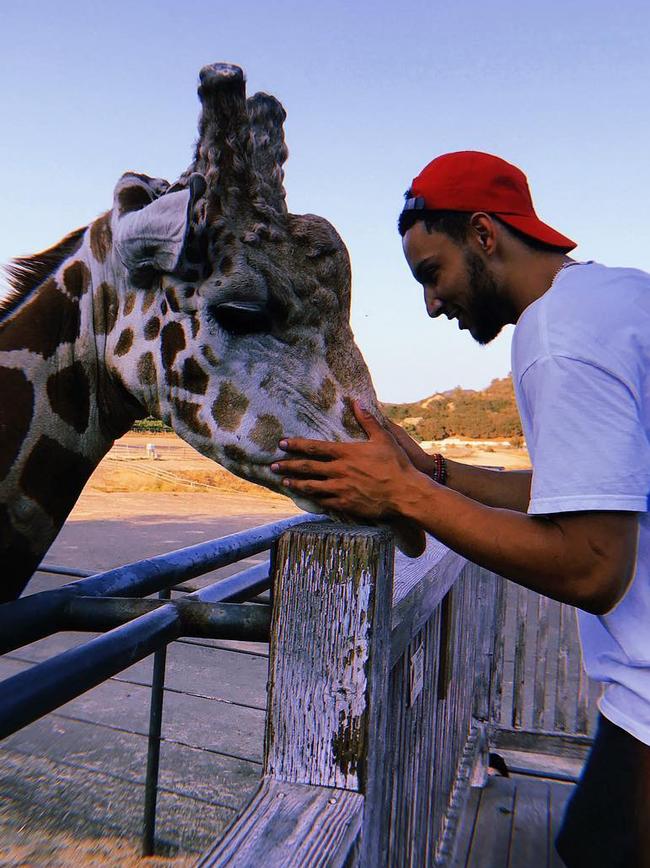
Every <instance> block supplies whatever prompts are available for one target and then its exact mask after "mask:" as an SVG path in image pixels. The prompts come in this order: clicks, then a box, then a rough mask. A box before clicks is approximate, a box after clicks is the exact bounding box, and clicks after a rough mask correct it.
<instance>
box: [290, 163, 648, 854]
mask: <svg viewBox="0 0 650 868" xmlns="http://www.w3.org/2000/svg"><path fill="white" fill-rule="evenodd" d="M399 228H400V233H401V235H402V237H403V248H404V253H405V256H406V260H407V262H408V264H409V266H410V268H411V271H412V272H413V276H414V277H415V279H416V280H417V281H418V282H419V283H421V284H422V286H423V288H424V300H425V304H426V307H427V312H428V314H429V316H431V317H438V316H440V315H441V314H446V316H447V318H448V319H457V320H458V325H459V327H460V328H461V329H466V330H468V331H469V332H470V334H471V335H472V336H473V337H474V339H475V340H477V341H478V342H479V343H483V344H485V343H488V342H489V341H491V340H492V339H493V338H494V337H495V336H496V335H497V334H498V333H499V332H500V330H501V329H502V327H503V326H504V325H505V324H506V323H514V324H516V328H515V333H514V337H513V345H512V373H513V381H514V386H515V392H516V396H517V402H518V405H519V410H520V414H521V417H522V423H523V427H524V433H525V435H526V441H527V443H528V447H529V451H530V455H531V461H532V466H533V471H532V474H531V473H530V472H507V473H501V472H498V471H489V470H483V469H480V468H474V467H469V466H466V465H463V464H460V463H456V462H451V461H449V462H448V464H447V465H446V467H445V465H444V462H443V460H442V459H441V457H440V456H429V455H426V454H425V453H424V452H423V451H422V450H421V449H420V448H419V447H418V446H417V445H416V444H415V443H414V442H413V441H411V439H410V438H409V437H408V436H407V435H406V434H405V433H404V432H403V431H402V430H401V429H399V428H397V426H394V425H387V428H388V430H386V428H385V427H384V426H383V425H382V424H380V422H379V421H377V420H376V419H374V418H373V417H372V416H371V415H370V414H369V413H367V412H366V411H365V410H364V409H363V408H362V407H360V406H358V405H357V406H356V407H355V413H356V416H357V420H358V421H359V424H360V425H362V427H363V428H364V429H365V431H366V433H367V435H368V441H367V442H366V443H361V444H359V443H355V444H342V443H326V442H320V441H311V440H302V439H295V440H284V441H282V443H281V446H282V448H283V449H284V450H285V451H286V452H287V453H288V457H287V460H284V461H280V462H277V463H275V464H274V465H273V469H274V471H275V472H277V473H279V474H281V475H282V477H283V481H284V484H285V485H286V486H287V487H289V488H291V489H292V490H295V491H297V492H301V493H303V494H305V495H308V496H309V497H310V498H312V499H316V500H318V501H319V502H320V503H322V506H323V508H324V509H327V510H335V511H340V512H342V513H346V514H352V515H355V516H357V517H359V518H360V519H368V520H377V519H386V518H394V517H400V518H402V519H406V520H409V521H412V522H415V523H416V524H418V525H419V526H420V527H422V528H423V529H424V530H425V531H428V532H429V533H432V534H434V535H435V536H436V537H437V538H438V539H440V540H441V541H442V542H444V543H446V544H447V545H448V546H449V547H450V548H452V549H454V550H455V551H457V552H459V553H461V554H462V555H464V556H465V557H467V558H469V559H470V560H472V561H474V562H475V563H477V564H480V565H482V566H484V567H486V568H487V569H490V570H493V571H494V572H496V573H499V574H501V575H502V576H505V577H506V578H508V579H511V580H512V581H515V582H517V583H519V584H521V585H524V586H525V587H527V588H532V589H533V590H534V591H537V592H539V593H541V594H545V595H546V596H549V597H552V598H554V599H556V600H561V601H562V602H564V603H569V604H571V605H574V606H577V607H578V608H579V609H580V610H581V611H580V612H579V618H580V627H581V639H582V646H583V656H584V662H585V665H586V668H587V671H588V672H589V674H590V675H591V676H592V677H593V678H596V679H598V680H600V681H602V682H603V684H604V692H603V697H602V699H601V701H600V710H601V717H600V720H599V728H598V734H597V737H596V742H595V745H594V748H593V750H592V752H591V755H590V759H589V762H588V764H587V766H586V769H585V772H584V773H583V777H582V780H581V783H580V784H579V786H578V787H577V788H576V790H575V793H574V797H573V799H572V800H571V802H570V805H569V807H568V810H567V814H566V816H565V820H564V824H563V828H562V830H561V832H560V835H559V837H558V842H557V846H558V850H559V852H560V855H561V856H562V858H563V859H564V861H565V863H566V865H567V866H569V868H574V866H590V868H593V866H601V865H602V866H608V868H609V866H625V868H630V866H638V865H643V866H650V521H649V520H648V512H647V509H648V492H649V491H650V443H649V431H650V375H649V371H650V364H649V361H650V276H649V275H646V274H644V273H643V272H640V271H635V270H632V269H620V268H606V267H604V266H602V265H598V264H595V263H592V262H587V263H580V262H576V261H574V260H572V259H570V258H569V257H568V256H567V254H568V253H569V252H570V251H571V250H573V248H574V247H575V243H574V242H573V241H571V240H570V239H569V238H567V237H566V236H564V235H561V234H560V233H559V232H556V231H555V230H554V229H552V228H551V227H549V226H547V225H546V224H544V223H542V222H541V220H539V218H538V217H537V215H536V214H535V211H534V208H533V204H532V200H531V196H530V192H529V189H528V184H527V180H526V177H525V175H524V174H523V173H522V172H521V171H520V170H519V169H517V168H515V167H514V166H512V165H510V164H509V163H507V162H505V161H504V160H501V159H499V158H497V157H493V156H491V155H489V154H482V153H478V152H459V153H453V154H446V155H444V156H442V157H438V158H437V159H435V160H433V161H432V162H431V163H429V165H427V166H426V167H425V169H424V170H423V171H422V172H421V173H420V174H419V175H418V176H417V177H416V178H415V180H414V181H413V184H412V186H411V189H410V190H409V191H408V193H407V201H406V205H405V207H404V210H403V211H402V214H401V216H400V222H399ZM443 483H444V484H443Z"/></svg>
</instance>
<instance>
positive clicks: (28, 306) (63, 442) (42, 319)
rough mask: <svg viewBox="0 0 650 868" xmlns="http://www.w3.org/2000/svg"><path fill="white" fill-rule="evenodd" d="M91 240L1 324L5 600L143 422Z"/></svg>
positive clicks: (0, 540)
mask: <svg viewBox="0 0 650 868" xmlns="http://www.w3.org/2000/svg"><path fill="white" fill-rule="evenodd" d="M86 236H87V237H86V238H85V239H84V242H83V243H82V245H81V247H80V248H79V250H78V251H77V252H76V253H75V254H74V255H73V256H71V257H70V258H69V259H68V260H66V261H65V262H63V263H62V264H61V266H60V267H59V268H58V270H57V271H56V272H55V273H54V274H53V275H52V276H51V277H49V278H48V279H46V280H45V281H44V282H43V283H42V284H41V285H40V286H38V287H37V288H36V289H34V290H33V291H32V292H31V293H29V295H27V296H26V297H25V298H24V299H23V300H22V301H20V302H19V303H17V304H15V305H14V307H13V310H12V311H11V312H10V313H9V315H7V316H6V317H5V319H3V320H2V321H0V396H2V399H1V402H0V566H1V569H0V601H3V600H7V599H13V598H14V597H16V596H18V594H20V592H21V591H22V589H23V588H24V586H25V584H26V583H27V581H28V580H29V578H30V577H31V575H32V573H33V572H34V570H35V569H36V567H37V566H38V564H39V563H40V561H41V560H42V558H43V556H44V555H45V553H46V552H47V550H48V548H49V547H50V545H51V544H52V542H53V541H54V539H55V537H56V535H57V534H58V532H59V530H60V529H61V527H62V526H63V523H64V522H65V520H66V518H67V516H68V514H69V512H70V511H71V509H72V507H73V506H74V504H75V502H76V500H77V498H78V497H79V495H80V493H81V491H82V489H83V487H84V485H85V484H86V482H87V480H88V478H89V477H90V475H91V474H92V472H93V470H94V469H95V467H96V466H97V464H98V463H99V462H100V460H101V458H102V457H103V456H104V455H105V454H106V452H107V451H108V449H110V447H111V445H112V443H113V441H114V440H115V439H116V438H117V437H118V436H120V435H121V434H123V433H124V432H125V431H126V430H128V428H129V427H130V426H131V425H132V424H133V421H134V419H135V418H137V416H138V415H142V408H141V407H140V406H139V405H137V404H136V403H135V402H134V401H133V400H132V399H131V398H130V396H129V395H128V394H126V392H125V391H124V390H123V387H122V386H121V384H120V383H119V382H116V381H115V379H114V378H112V377H111V376H110V374H109V372H108V370H107V368H106V365H105V360H104V351H105V333H106V328H105V321H106V316H107V309H108V306H109V305H110V299H111V298H112V296H111V293H110V292H109V289H110V285H109V283H108V282H107V281H106V280H102V278H104V277H106V275H105V274H103V273H102V270H101V268H100V267H99V266H101V263H98V262H97V257H96V256H95V255H94V254H93V252H92V249H91V245H90V237H89V236H90V232H87V233H86ZM108 315H110V311H109V312H108Z"/></svg>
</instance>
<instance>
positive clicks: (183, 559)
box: [0, 514, 324, 654]
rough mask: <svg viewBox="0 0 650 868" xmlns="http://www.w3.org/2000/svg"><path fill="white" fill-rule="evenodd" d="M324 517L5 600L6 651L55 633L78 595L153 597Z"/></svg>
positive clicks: (1, 611)
mask: <svg viewBox="0 0 650 868" xmlns="http://www.w3.org/2000/svg"><path fill="white" fill-rule="evenodd" d="M323 520H324V519H323V516H315V515H309V514H307V515H299V516H295V517H293V518H287V519H283V520H282V521H277V522H273V523H271V524H266V525H262V526H261V527H256V528H252V529H251V530H245V531H242V532H240V533H235V534H231V535H230V536H226V537H222V538H221V539H218V540H211V541H210V542H205V543H199V544H198V545H194V546H188V547H187V548H182V549H178V550H176V551H173V552H168V553H167V554H164V555H157V556H156V557H153V558H146V559H145V560H142V561H136V562H134V563H132V564H126V566H123V567H117V568H116V569H113V570H107V571H105V572H102V573H97V574H96V575H94V576H92V577H90V578H86V579H81V580H79V581H77V582H71V583H69V584H66V585H63V586H61V587H60V588H55V589H53V590H50V591H41V592H39V593H36V594H31V595H29V596H26V597H21V598H20V599H18V600H14V601H12V602H10V603H4V604H2V605H0V654H6V653H7V652H8V651H13V650H14V649H16V648H20V647H22V646H23V645H29V644H30V643H31V642H35V641H36V640H37V639H42V638H43V637H44V636H48V635H49V634H50V633H52V632H55V631H56V629H58V627H56V626H54V628H53V625H56V624H58V623H59V621H60V619H61V617H62V615H63V612H64V611H65V608H66V606H67V604H68V603H69V601H70V600H71V599H72V598H73V597H79V596H83V597H95V596H111V597H118V596H130V597H140V596H147V595H148V594H153V593H155V592H156V591H160V590H162V589H163V588H168V587H171V586H173V585H177V584H178V583H179V582H184V581H187V580H188V579H193V578H195V577H196V576H200V575H203V574H204V573H207V572H210V571H211V570H216V569H218V568H220V567H224V566H227V565H229V564H232V563H234V562H235V561H238V560H241V559H242V558H246V557H250V556H251V555H255V554H259V552H262V551H264V550H265V549H268V548H269V547H270V545H271V543H272V542H273V541H274V540H275V539H277V538H278V536H280V534H281V533H283V532H284V531H285V530H287V529H288V528H290V527H293V526H294V525H297V524H303V523H306V522H316V521H323Z"/></svg>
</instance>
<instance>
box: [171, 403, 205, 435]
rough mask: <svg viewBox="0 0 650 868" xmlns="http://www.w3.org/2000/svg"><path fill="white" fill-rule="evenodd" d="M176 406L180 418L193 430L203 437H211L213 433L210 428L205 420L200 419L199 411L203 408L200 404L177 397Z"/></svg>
mask: <svg viewBox="0 0 650 868" xmlns="http://www.w3.org/2000/svg"><path fill="white" fill-rule="evenodd" d="M174 406H175V408H176V415H177V416H178V418H179V419H180V420H181V421H183V422H184V423H185V424H186V425H187V427H188V428H189V429H190V430H191V431H194V432H195V433H196V434H201V435H202V436H203V437H210V435H211V433H212V432H211V431H210V428H209V427H208V426H207V425H206V424H205V422H202V421H201V420H200V419H199V412H200V410H201V405H200V404H194V403H192V402H191V401H183V400H181V399H180V398H177V399H176V400H175V401H174Z"/></svg>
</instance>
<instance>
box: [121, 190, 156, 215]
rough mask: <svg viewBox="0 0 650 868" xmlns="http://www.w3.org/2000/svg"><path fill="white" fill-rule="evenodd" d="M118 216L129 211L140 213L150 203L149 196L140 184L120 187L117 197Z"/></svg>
mask: <svg viewBox="0 0 650 868" xmlns="http://www.w3.org/2000/svg"><path fill="white" fill-rule="evenodd" d="M117 202H118V205H119V208H120V216H122V214H127V213H128V212H130V211H141V210H142V209H143V208H145V207H146V206H147V205H149V204H150V203H151V196H150V195H149V193H147V191H146V190H145V188H144V187H142V186H141V185H140V184H132V185H131V186H129V187H122V189H121V190H120V192H119V193H118V196H117Z"/></svg>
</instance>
